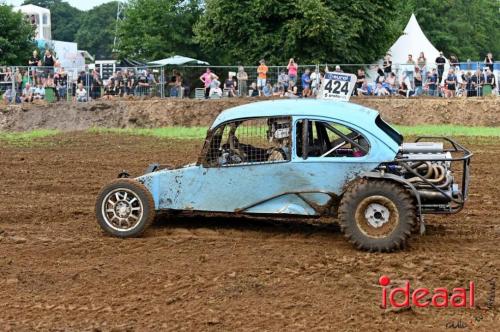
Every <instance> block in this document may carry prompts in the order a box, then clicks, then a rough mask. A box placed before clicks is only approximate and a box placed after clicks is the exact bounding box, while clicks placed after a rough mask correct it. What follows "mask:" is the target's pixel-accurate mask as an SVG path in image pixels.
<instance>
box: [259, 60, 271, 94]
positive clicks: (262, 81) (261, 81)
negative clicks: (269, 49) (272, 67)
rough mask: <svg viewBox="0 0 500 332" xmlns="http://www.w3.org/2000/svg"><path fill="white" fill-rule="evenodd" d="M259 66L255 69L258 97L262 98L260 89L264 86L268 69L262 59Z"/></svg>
mask: <svg viewBox="0 0 500 332" xmlns="http://www.w3.org/2000/svg"><path fill="white" fill-rule="evenodd" d="M259 63H260V65H259V67H257V75H258V76H257V89H258V90H259V96H262V89H264V87H265V86H266V79H267V72H268V71H269V68H267V66H266V61H265V60H264V59H262V60H260V61H259Z"/></svg>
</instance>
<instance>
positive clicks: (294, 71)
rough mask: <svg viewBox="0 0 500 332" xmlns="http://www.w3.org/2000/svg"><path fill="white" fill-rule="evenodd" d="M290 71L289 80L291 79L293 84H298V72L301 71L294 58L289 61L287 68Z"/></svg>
mask: <svg viewBox="0 0 500 332" xmlns="http://www.w3.org/2000/svg"><path fill="white" fill-rule="evenodd" d="M286 68H287V69H288V78H289V79H290V82H293V84H296V83H297V71H298V69H299V66H298V65H297V64H296V63H295V61H294V60H293V58H291V59H290V61H288V66H287V67H286Z"/></svg>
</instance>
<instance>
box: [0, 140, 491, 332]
mask: <svg viewBox="0 0 500 332" xmlns="http://www.w3.org/2000/svg"><path fill="white" fill-rule="evenodd" d="M462 141H464V140H462ZM465 143H466V144H467V146H469V147H470V148H472V150H473V151H474V152H475V156H474V159H473V162H472V167H473V168H472V183H471V189H470V192H471V195H470V201H469V202H468V204H467V207H466V209H465V210H464V211H462V212H461V213H460V214H458V215H454V216H448V217H440V216H434V217H429V218H427V221H428V225H429V226H428V232H427V234H426V235H425V236H421V237H420V236H416V237H415V238H414V239H413V240H412V241H411V244H410V246H409V247H408V248H407V249H406V250H405V251H402V252H398V253H393V254H370V253H365V252H360V251H357V250H355V249H353V248H352V247H351V245H349V244H348V243H347V242H346V241H345V239H344V238H343V236H342V234H341V233H340V232H339V230H338V227H337V226H335V224H332V223H329V222H328V221H314V222H313V221H276V220H253V219H241V218H240V219H231V218H229V219H227V218H215V217H213V218H201V217H189V218H187V217H184V218H174V219H169V218H163V219H161V220H157V221H156V222H155V224H154V225H153V227H152V228H151V229H150V230H149V231H148V232H147V233H146V234H145V237H143V238H138V239H126V240H120V239H115V238H111V237H108V236H105V235H104V234H103V233H102V231H101V230H100V229H99V227H98V226H97V223H96V222H95V219H94V213H93V206H94V199H95V196H96V194H97V192H98V190H99V189H100V187H101V186H102V185H104V184H105V183H106V182H107V181H108V180H110V179H112V178H114V177H115V176H116V174H117V173H118V172H119V171H121V170H122V169H124V168H125V169H127V170H128V171H130V172H131V173H132V174H135V175H137V174H140V173H141V172H142V171H143V170H144V168H145V166H146V165H147V164H149V163H151V162H154V161H160V162H163V163H173V164H184V163H187V162H190V161H194V160H195V159H196V155H197V153H198V150H199V148H200V146H199V142H191V141H182V142H179V141H173V140H158V139H155V138H147V137H131V136H116V135H109V134H89V133H70V134H62V135H58V136H55V137H51V138H45V139H42V140H41V141H37V142H35V143H34V145H30V146H21V147H19V146H12V145H8V144H5V143H2V146H1V147H0V176H1V179H2V185H1V187H0V193H1V195H0V197H1V200H0V232H1V234H0V266H1V269H0V330H2V331H3V330H12V331H32V330H50V331H62V330H64V331H83V330H89V331H90V330H93V331H143V330H151V331H160V330H171V331H235V330H243V331H265V330H268V331H285V330H287V331H291V330H301V331H309V330H331V331H340V330H345V331H398V330H399V331H411V330H415V331H437V330H449V328H450V326H452V325H450V324H460V323H462V324H465V325H466V326H467V328H466V329H463V330H474V331H476V330H477V331H494V330H495V329H498V326H500V316H499V314H500V312H499V309H498V307H499V304H498V303H499V301H498V297H499V296H498V295H499V292H498V288H499V287H498V286H496V289H497V290H496V296H497V299H496V303H497V304H496V307H495V308H493V309H488V307H487V300H488V294H489V298H490V301H491V289H490V285H489V283H488V281H489V280H491V279H492V278H497V283H498V281H499V280H498V268H499V265H500V264H499V263H500V258H499V257H500V255H499V254H500V253H499V249H498V248H499V239H500V210H499V209H498V203H497V199H498V186H499V185H500V182H499V180H498V174H499V173H500V143H499V142H498V141H493V140H490V141H488V140H485V139H470V138H469V139H468V140H465ZM384 274H385V275H388V276H389V277H390V278H391V280H392V282H391V284H392V285H401V284H402V282H404V281H405V280H410V282H411V287H412V288H416V287H428V288H434V287H447V288H448V289H452V288H453V287H466V285H467V284H468V282H469V281H470V280H472V281H474V282H475V285H476V305H477V307H476V308H475V309H456V308H440V309H435V308H411V309H410V310H404V311H401V312H394V311H390V310H383V309H381V308H380V307H379V305H380V302H381V287H380V286H379V285H378V278H379V277H380V276H381V275H384ZM447 326H448V328H447ZM456 326H458V325H456Z"/></svg>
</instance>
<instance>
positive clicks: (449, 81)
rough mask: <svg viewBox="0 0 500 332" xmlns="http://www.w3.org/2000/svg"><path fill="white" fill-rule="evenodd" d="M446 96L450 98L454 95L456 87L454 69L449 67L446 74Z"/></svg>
mask: <svg viewBox="0 0 500 332" xmlns="http://www.w3.org/2000/svg"><path fill="white" fill-rule="evenodd" d="M445 83H446V87H447V90H446V98H451V97H454V96H455V90H456V89H457V76H456V75H455V70H454V69H453V68H450V69H449V70H448V76H447V77H446V82H445Z"/></svg>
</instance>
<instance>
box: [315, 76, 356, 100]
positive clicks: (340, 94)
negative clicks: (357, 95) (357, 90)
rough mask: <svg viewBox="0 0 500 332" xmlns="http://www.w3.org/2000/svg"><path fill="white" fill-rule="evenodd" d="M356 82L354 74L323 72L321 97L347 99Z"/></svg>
mask: <svg viewBox="0 0 500 332" xmlns="http://www.w3.org/2000/svg"><path fill="white" fill-rule="evenodd" d="M355 84H356V75H353V74H344V73H325V77H324V78H323V84H322V88H321V93H320V97H321V98H322V99H341V100H349V98H350V97H351V94H352V90H353V89H354V85H355Z"/></svg>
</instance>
